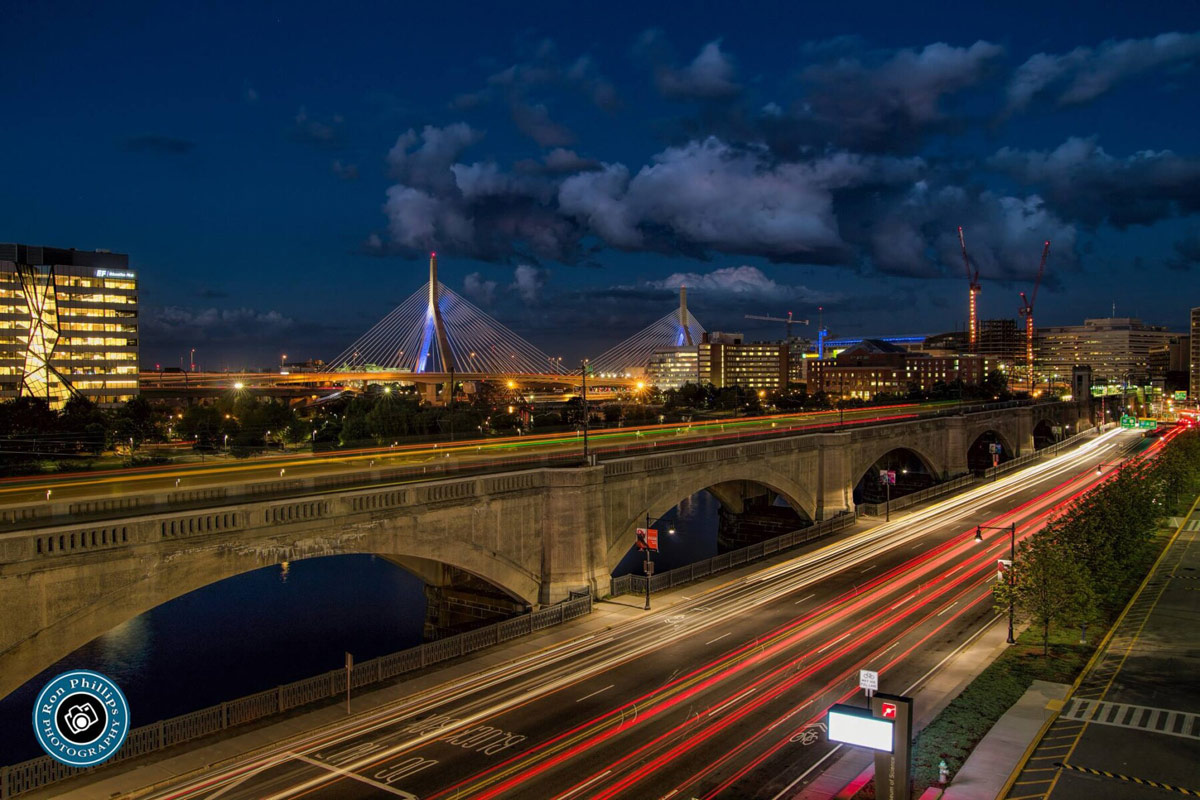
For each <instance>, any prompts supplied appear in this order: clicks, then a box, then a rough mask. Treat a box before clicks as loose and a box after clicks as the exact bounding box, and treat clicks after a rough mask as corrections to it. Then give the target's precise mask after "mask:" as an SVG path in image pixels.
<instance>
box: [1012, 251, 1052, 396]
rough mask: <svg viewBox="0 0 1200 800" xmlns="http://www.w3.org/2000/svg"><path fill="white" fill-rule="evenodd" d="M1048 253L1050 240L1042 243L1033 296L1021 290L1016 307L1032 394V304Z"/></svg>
mask: <svg viewBox="0 0 1200 800" xmlns="http://www.w3.org/2000/svg"><path fill="white" fill-rule="evenodd" d="M1048 255H1050V240H1049V239H1047V240H1046V242H1045V243H1044V244H1043V245H1042V260H1041V263H1039V264H1038V271H1037V278H1036V279H1035V280H1034V282H1033V296H1032V297H1026V296H1025V293H1024V292H1021V307H1020V308H1019V309H1018V310H1019V311H1020V312H1021V316H1022V317H1024V318H1025V366H1026V369H1027V370H1028V371H1029V375H1028V378H1027V379H1028V385H1029V393H1030V394H1033V305H1034V303H1036V302H1037V293H1038V287H1039V286H1041V285H1042V274H1043V273H1045V271H1046V256H1048Z"/></svg>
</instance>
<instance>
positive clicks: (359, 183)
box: [0, 2, 1200, 368]
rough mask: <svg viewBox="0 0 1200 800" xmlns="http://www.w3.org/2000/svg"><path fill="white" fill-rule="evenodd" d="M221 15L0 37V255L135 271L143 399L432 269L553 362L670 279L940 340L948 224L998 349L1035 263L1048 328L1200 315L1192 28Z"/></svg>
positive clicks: (1051, 14) (271, 347) (980, 17)
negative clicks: (9, 244)
mask: <svg viewBox="0 0 1200 800" xmlns="http://www.w3.org/2000/svg"><path fill="white" fill-rule="evenodd" d="M242 5H243V4H231V3H230V4H196V3H169V4H168V3H163V4H143V3H135V2H126V3H121V4H105V5H103V6H100V5H96V4H93V3H77V4H73V3H52V2H45V3H31V4H9V5H8V7H7V8H6V10H5V12H4V16H5V30H6V36H5V41H6V45H5V59H4V65H3V67H0V69H2V70H3V81H2V82H0V100H2V101H3V105H4V108H5V109H6V111H7V113H6V124H5V125H3V126H0V166H2V168H3V169H2V171H3V175H4V181H3V185H4V187H5V190H4V191H3V192H2V193H0V241H19V242H27V243H32V244H47V245H55V246H64V247H78V248H81V249H91V248H98V247H103V248H109V249H112V250H116V251H120V252H127V253H129V254H130V258H131V263H132V265H133V266H134V267H136V268H137V269H138V270H139V272H140V275H141V281H142V287H143V289H142V303H143V307H144V309H145V311H144V322H143V328H144V332H143V336H142V349H143V363H144V364H145V365H147V366H151V367H152V366H153V365H154V363H155V362H162V363H164V364H167V365H171V364H178V361H179V357H180V355H181V354H182V353H183V352H185V350H186V349H187V348H188V347H191V346H195V347H196V348H197V360H198V361H199V362H200V363H201V365H202V366H204V367H208V368H221V367H225V366H240V365H242V364H243V363H250V364H254V363H268V362H269V361H271V360H272V359H274V358H277V357H278V353H280V352H287V353H288V354H289V357H290V360H293V361H295V360H300V359H303V358H307V357H324V358H328V357H330V356H332V355H334V354H336V353H337V352H338V351H340V350H341V349H342V347H343V346H345V345H346V344H348V343H349V342H350V341H351V340H353V339H354V338H355V337H356V336H357V335H358V334H359V333H361V332H362V331H363V330H365V329H366V328H367V327H369V326H370V324H372V323H373V322H374V321H375V320H377V319H378V318H379V317H381V316H383V314H385V313H386V312H387V311H388V310H390V308H391V307H392V306H394V305H395V304H397V303H399V302H401V301H402V300H403V299H404V298H405V297H406V296H407V295H409V294H410V293H411V292H412V291H413V290H415V289H416V288H417V287H418V286H419V285H420V284H421V283H422V282H423V280H424V278H425V263H424V257H423V255H422V254H423V253H424V252H425V251H427V250H428V249H429V248H431V247H436V249H438V251H439V252H440V253H441V254H442V259H441V266H442V279H443V281H444V282H446V283H447V284H448V285H450V286H451V287H453V288H455V289H456V290H458V291H460V292H462V293H464V294H465V295H467V296H468V297H470V298H472V299H473V300H474V301H475V302H476V303H477V304H478V305H481V306H483V307H484V308H485V309H486V310H488V311H489V313H492V314H493V315H494V316H496V317H497V318H499V319H500V320H501V321H503V322H505V323H506V324H508V325H509V326H510V327H512V328H514V329H515V330H517V331H518V332H520V333H523V334H525V335H527V336H528V338H530V339H531V340H532V341H533V342H534V343H535V344H537V345H539V346H541V347H542V348H543V349H544V350H546V351H547V352H549V353H551V354H552V355H564V356H567V357H569V358H574V357H578V356H580V355H585V354H592V355H594V354H596V353H597V352H599V351H600V350H603V349H605V348H606V347H607V345H608V344H611V343H614V342H615V341H617V340H618V339H620V338H622V337H623V335H625V334H627V333H631V332H633V331H634V330H636V329H638V328H640V327H642V326H643V325H645V324H647V323H649V322H651V321H652V320H654V319H656V318H657V317H659V316H661V315H662V314H664V313H666V311H667V310H669V308H670V305H671V303H672V302H673V299H672V294H673V288H672V287H674V286H676V285H678V284H679V283H680V282H681V281H683V282H687V283H689V284H690V285H692V286H693V287H694V289H693V291H692V292H691V298H692V306H693V309H694V311H695V313H696V315H697V317H698V318H699V319H700V320H701V322H702V323H703V324H704V325H705V326H706V327H707V328H709V329H710V330H712V329H724V330H744V331H746V332H747V333H748V334H751V335H760V336H777V335H779V334H780V333H781V332H782V331H781V330H776V329H775V328H774V327H771V326H768V327H764V328H757V327H753V326H751V325H749V324H747V321H745V320H743V319H742V317H743V315H744V314H745V313H765V314H771V315H779V314H781V313H783V312H786V311H788V310H792V311H795V312H796V314H797V316H802V317H803V316H810V315H813V314H814V313H815V311H814V306H815V305H816V304H818V303H824V305H825V307H826V323H827V325H828V326H829V327H830V328H831V330H832V332H833V333H834V334H839V335H851V334H887V333H933V332H937V331H940V330H948V329H953V328H954V327H956V326H961V325H962V324H963V319H964V317H965V305H966V302H965V295H966V285H965V284H966V281H965V278H964V275H963V269H962V265H961V263H960V261H959V257H958V253H957V238H956V234H955V227H956V226H957V225H960V224H961V225H964V226H965V228H966V230H967V237H968V246H969V247H970V249H971V252H972V255H973V257H975V258H976V259H977V261H978V262H979V264H980V267H981V269H982V274H983V278H984V285H983V286H984V288H983V294H982V297H981V303H982V311H983V315H984V316H985V317H998V316H1008V317H1014V318H1015V317H1016V309H1017V306H1018V303H1019V300H1018V297H1017V292H1018V290H1019V289H1024V288H1027V284H1028V283H1029V282H1030V281H1031V279H1032V274H1033V272H1034V271H1035V269H1036V264H1037V257H1038V255H1039V253H1040V244H1041V241H1042V240H1043V239H1044V238H1050V239H1052V240H1053V245H1052V250H1051V257H1050V265H1049V268H1048V273H1049V276H1048V279H1049V281H1050V286H1049V287H1048V288H1047V290H1046V291H1043V293H1042V294H1041V295H1040V297H1039V302H1038V306H1039V307H1038V309H1037V311H1038V314H1037V317H1038V321H1039V323H1042V324H1064V323H1075V322H1078V321H1080V320H1082V319H1083V318H1084V317H1085V316H1105V315H1107V314H1109V313H1110V311H1111V308H1112V303H1114V302H1115V303H1116V304H1117V314H1118V315H1120V316H1124V315H1130V314H1136V315H1139V316H1141V317H1143V318H1145V319H1147V320H1148V321H1152V322H1157V323H1162V324H1167V325H1170V326H1172V327H1174V328H1179V329H1182V328H1183V326H1184V324H1185V315H1186V309H1187V308H1189V307H1190V306H1192V305H1197V304H1200V277H1198V273H1197V267H1198V266H1200V229H1198V223H1197V214H1198V213H1200V154H1198V153H1197V144H1196V143H1197V127H1198V126H1197V122H1198V119H1200V81H1198V80H1197V75H1198V71H1197V61H1198V60H1200V32H1198V31H1200V10H1197V6H1196V5H1195V4H1193V3H1179V2H1171V3H1155V2H1140V3H1136V4H1131V3H1091V4H1088V5H1087V6H1086V7H1084V6H1081V5H1079V4H1077V3H1063V4H1053V3H1047V2H1041V3H1029V4H1017V3H1006V4H986V5H984V4H963V3H961V2H959V3H944V4H938V3H928V4H923V6H922V11H921V12H920V13H919V14H914V13H912V12H911V11H907V10H906V9H905V8H904V6H905V4H899V3H893V2H887V3H830V4H821V5H818V4H797V3H758V4H756V3H750V2H739V3H724V4H715V3H711V4H710V3H690V4H686V6H684V5H679V4H651V3H616V2H607V3H579V4H574V5H566V4H562V3H532V2H526V3H521V4H465V3H464V4H460V3H453V2H440V3H423V4H413V3H402V4H401V3H378V4H367V3H340V4H330V3H320V4H316V3H300V2H290V3H278V4H245V5H246V6H248V8H243V7H242ZM500 6H504V7H503V8H501V7H500ZM684 8H686V11H684V10H683V9H684ZM681 276H682V277H681Z"/></svg>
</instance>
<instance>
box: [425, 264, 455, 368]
mask: <svg viewBox="0 0 1200 800" xmlns="http://www.w3.org/2000/svg"><path fill="white" fill-rule="evenodd" d="M440 288H441V284H439V283H438V274H437V253H430V254H429V307H428V309H426V311H425V330H424V333H423V334H422V336H421V350H420V354H419V355H418V357H417V372H427V371H429V355H430V349H431V348H432V346H433V345H435V344H436V346H437V360H438V363H437V364H436V365H435V366H434V369H437V368H438V367H440V368H441V371H442V372H451V371H452V370H454V368H455V367H454V351H453V350H451V349H450V338H449V337H448V336H446V326H445V324H444V323H443V322H442V310H441V308H440V307H439V303H438V300H439V298H438V290H439V289H440Z"/></svg>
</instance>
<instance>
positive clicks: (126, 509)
mask: <svg viewBox="0 0 1200 800" xmlns="http://www.w3.org/2000/svg"><path fill="white" fill-rule="evenodd" d="M1028 404H1029V401H1023V400H1009V401H1005V402H996V403H975V404H967V405H962V406H948V407H946V408H939V409H934V410H918V411H917V412H916V413H915V414H914V415H913V416H909V415H901V416H898V417H896V418H894V419H890V418H875V419H870V420H847V421H845V423H844V424H843V423H842V422H841V421H840V420H833V419H827V420H822V421H819V422H811V423H804V424H799V425H790V426H787V427H783V428H778V429H775V428H769V429H765V430H754V431H740V430H730V431H725V430H724V425H729V426H730V427H731V428H736V426H737V425H738V424H739V420H738V419H736V418H733V419H730V420H728V421H727V422H722V421H720V420H707V421H705V422H704V423H703V424H705V425H709V426H714V425H717V426H721V429H720V430H718V431H716V432H713V433H710V434H708V435H705V436H691V435H687V434H688V430H689V425H690V424H696V425H699V424H701V423H681V424H680V425H679V426H678V430H679V432H680V438H679V439H678V440H670V439H654V440H648V441H640V442H639V441H634V442H631V443H629V444H607V445H606V444H598V445H597V446H596V447H595V448H594V453H595V457H596V458H598V459H599V460H601V461H603V460H609V459H616V458H626V457H629V456H634V455H643V454H646V453H659V452H671V451H676V450H690V449H695V448H703V447H712V446H715V445H728V444H740V443H743V442H748V441H762V440H768V439H778V438H786V437H792V436H803V435H807V434H811V433H821V432H825V433H833V432H838V431H841V430H843V429H850V428H864V427H876V426H880V425H894V424H902V423H909V422H914V421H917V420H922V419H935V418H938V417H946V416H956V415H959V414H964V413H967V414H970V413H977V412H984V411H996V410H1002V409H1006V408H1015V407H1018V406H1022V405H1028ZM855 410H860V409H855ZM606 432H610V431H606ZM578 443H579V445H580V447H581V448H582V437H579V438H578ZM445 444H446V445H447V446H450V447H453V446H454V445H453V443H451V442H446V443H445ZM426 452H427V455H429V456H430V458H431V460H430V461H428V462H425V463H422V464H416V465H396V466H386V465H381V466H380V467H378V468H373V467H370V466H368V467H367V468H365V469H362V468H358V469H355V470H354V471H353V472H348V473H346V474H342V475H314V476H303V477H296V478H289V477H286V475H281V476H280V477H279V478H278V479H271V480H265V481H256V482H253V483H244V484H228V485H219V486H198V487H194V488H189V487H179V488H176V489H173V490H163V491H161V492H157V493H146V494H129V495H124V496H120V497H106V498H91V499H79V500H62V501H58V500H51V501H49V502H36V503H34V502H31V503H28V504H25V505H13V506H8V507H4V508H0V530H21V531H27V530H30V529H33V528H38V527H48V526H54V525H65V524H74V523H78V522H89V521H93V520H102V519H114V518H125V517H130V516H142V515H148V514H158V513H165V512H178V511H187V510H192V509H200V508H211V507H213V506H226V505H234V504H238V503H243V502H247V501H262V500H278V499H287V498H292V497H297V496H307V495H311V494H316V493H321V492H330V491H344V490H349V489H355V488H364V487H370V486H374V485H378V484H380V483H396V482H409V481H414V480H439V479H444V478H450V477H465V476H476V475H488V474H492V473H497V472H513V471H516V470H525V469H538V468H553V467H576V466H579V465H580V464H582V463H583V457H582V454H581V453H577V452H568V453H548V454H540V455H539V454H530V455H522V456H508V457H505V458H504V459H492V458H486V457H483V456H481V457H479V458H471V457H469V456H464V455H463V454H462V453H458V454H456V455H455V457H453V458H443V457H441V456H444V455H449V454H448V453H447V452H445V451H443V450H440V449H430V450H428V451H426ZM322 456H323V457H332V458H336V457H337V453H336V452H330V453H325V454H322ZM378 457H379V458H381V459H382V458H386V457H387V451H382V452H380V453H379V455H378Z"/></svg>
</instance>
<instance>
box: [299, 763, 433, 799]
mask: <svg viewBox="0 0 1200 800" xmlns="http://www.w3.org/2000/svg"><path fill="white" fill-rule="evenodd" d="M294 755H295V757H296V758H298V759H300V760H301V761H305V762H307V763H309V764H312V765H313V766H314V767H321V768H322V769H327V770H329V771H330V772H336V773H337V774H339V775H342V776H344V777H347V778H353V779H354V780H356V781H362V782H363V783H365V784H368V785H370V786H374V787H375V788H376V789H382V790H383V791H385V792H390V793H391V794H394V795H396V796H397V797H412V795H411V794H409V793H408V792H403V791H401V790H399V789H393V788H392V787H390V786H388V785H387V784H386V783H380V782H379V781H373V780H371V779H370V778H368V777H366V776H365V775H359V774H358V773H357V772H351V771H350V770H348V769H342V768H341V767H335V766H333V765H332V764H323V763H321V762H320V761H317V760H316V759H315V758H309V757H308V756H302V755H300V754H299V753H295V754H294Z"/></svg>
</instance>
